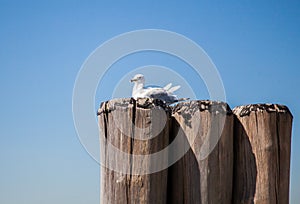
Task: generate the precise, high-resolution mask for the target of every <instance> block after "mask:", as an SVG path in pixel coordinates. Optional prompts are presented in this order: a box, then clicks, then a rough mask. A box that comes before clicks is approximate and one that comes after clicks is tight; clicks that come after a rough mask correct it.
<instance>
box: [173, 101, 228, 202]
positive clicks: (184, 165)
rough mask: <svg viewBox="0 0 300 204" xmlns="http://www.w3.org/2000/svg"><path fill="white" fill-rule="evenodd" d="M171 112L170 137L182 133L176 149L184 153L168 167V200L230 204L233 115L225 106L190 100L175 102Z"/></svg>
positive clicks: (217, 103) (220, 103)
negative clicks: (175, 104)
mask: <svg viewBox="0 0 300 204" xmlns="http://www.w3.org/2000/svg"><path fill="white" fill-rule="evenodd" d="M172 115H173V117H174V119H173V121H172V133H171V135H172V137H175V136H177V137H178V136H183V137H182V138H181V140H182V142H181V144H180V145H179V146H178V147H177V150H176V151H182V152H186V151H187V153H186V154H185V156H184V157H183V158H182V159H180V160H179V161H178V162H177V163H175V164H174V165H173V166H171V167H170V168H169V183H168V185H169V189H168V191H169V195H168V203H175V204H176V203H178V204H194V203H203V204H204V203H205V204H208V203H210V204H215V203H225V204H230V203H231V199H232V173H233V116H232V112H231V110H230V108H229V106H228V105H227V104H226V103H222V102H214V101H190V102H184V103H179V104H177V106H175V107H174V109H173V114H172ZM171 139H174V138H171ZM184 144H187V146H185V145H184ZM186 147H188V149H186ZM182 148H184V149H182ZM174 153H175V152H170V153H169V154H170V155H173V154H174Z"/></svg>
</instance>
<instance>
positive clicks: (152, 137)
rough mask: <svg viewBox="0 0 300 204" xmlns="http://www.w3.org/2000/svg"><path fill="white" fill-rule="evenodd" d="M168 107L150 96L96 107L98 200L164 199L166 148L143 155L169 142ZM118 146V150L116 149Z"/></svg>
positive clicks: (159, 201) (158, 201) (159, 203)
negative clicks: (157, 157) (98, 149)
mask: <svg viewBox="0 0 300 204" xmlns="http://www.w3.org/2000/svg"><path fill="white" fill-rule="evenodd" d="M170 113H171V112H170V109H169V107H167V106H166V105H165V104H164V103H163V102H162V101H159V100H151V99H140V100H138V101H135V100H132V99H115V100H111V101H107V102H105V103H102V105H101V107H100V109H99V110H98V120H99V124H100V128H101V130H102V134H100V148H101V160H102V162H103V163H104V164H105V167H102V168H101V180H102V182H101V195H100V196H101V203H103V204H107V203H120V204H121V203H122V204H123V203H124V204H126V203H127V204H129V203H145V204H150V203H153V204H163V203H166V202H167V197H166V195H167V172H168V170H167V169H164V170H161V171H158V170H157V169H160V168H161V167H162V166H163V165H165V166H166V165H167V161H168V154H167V152H166V153H164V154H162V155H160V157H159V159H153V158H150V157H147V155H150V154H152V153H155V152H158V151H160V150H162V149H164V148H165V147H166V146H168V144H169V125H170ZM118 150H119V152H118ZM166 167H167V166H166Z"/></svg>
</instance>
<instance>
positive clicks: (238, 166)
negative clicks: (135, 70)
mask: <svg viewBox="0 0 300 204" xmlns="http://www.w3.org/2000/svg"><path fill="white" fill-rule="evenodd" d="M233 113H234V114H232V111H231V110H230V108H229V106H228V105H227V104H226V103H224V102H215V101H188V102H182V103H178V104H177V105H175V106H173V107H169V106H167V105H166V104H165V103H164V102H162V101H160V100H156V99H139V100H137V101H136V100H133V99H114V100H110V101H107V102H104V103H102V104H101V107H100V109H99V110H98V120H99V125H100V129H101V134H100V150H101V154H100V155H101V163H102V164H103V166H101V193H100V196H101V198H100V200H101V203H103V204H107V203H112V204H123V203H125V204H129V203H145V204H150V203H153V204H156V203H158V204H167V203H172V204H173V203H175V204H177V203H178V204H193V203H200V204H214V203H225V204H229V203H233V204H243V203H247V204H248V203H256V204H273V203H279V204H286V203H288V202H289V173H290V172H289V171H290V151H291V129H292V114H291V113H290V111H289V109H288V108H287V107H286V106H282V105H273V104H255V105H247V106H239V107H236V108H234V110H233ZM158 153H159V154H158ZM153 155H156V156H153ZM157 155H159V156H157ZM178 159H179V160H178Z"/></svg>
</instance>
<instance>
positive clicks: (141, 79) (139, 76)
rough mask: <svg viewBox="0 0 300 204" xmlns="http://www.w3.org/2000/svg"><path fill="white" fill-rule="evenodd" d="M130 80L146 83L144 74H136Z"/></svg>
mask: <svg viewBox="0 0 300 204" xmlns="http://www.w3.org/2000/svg"><path fill="white" fill-rule="evenodd" d="M130 82H135V83H144V82H145V77H144V75H142V74H136V75H135V76H134V77H133V78H132V79H131V80H130Z"/></svg>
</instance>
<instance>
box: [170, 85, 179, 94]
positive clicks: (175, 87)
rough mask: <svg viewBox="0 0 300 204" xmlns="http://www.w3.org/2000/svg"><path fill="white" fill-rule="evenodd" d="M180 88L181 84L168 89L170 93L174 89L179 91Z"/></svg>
mask: <svg viewBox="0 0 300 204" xmlns="http://www.w3.org/2000/svg"><path fill="white" fill-rule="evenodd" d="M178 89H180V86H179V85H178V86H173V87H172V88H170V89H168V90H167V91H168V92H169V93H173V92H174V91H177V90H178Z"/></svg>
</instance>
